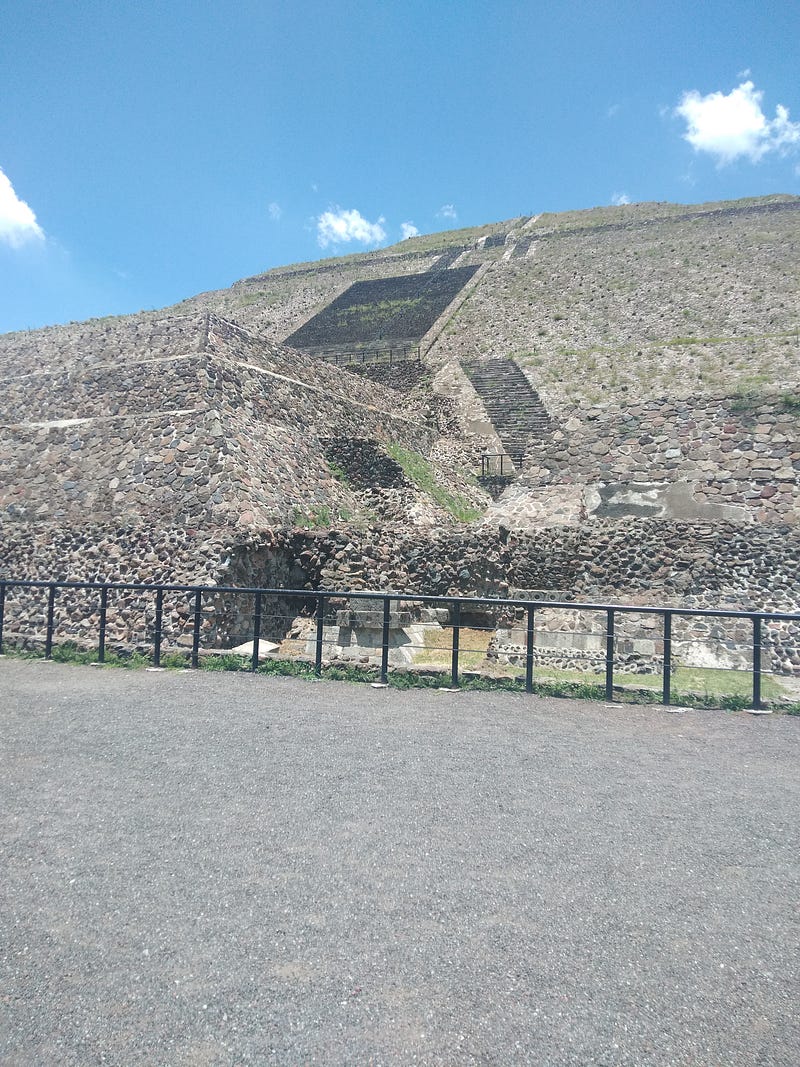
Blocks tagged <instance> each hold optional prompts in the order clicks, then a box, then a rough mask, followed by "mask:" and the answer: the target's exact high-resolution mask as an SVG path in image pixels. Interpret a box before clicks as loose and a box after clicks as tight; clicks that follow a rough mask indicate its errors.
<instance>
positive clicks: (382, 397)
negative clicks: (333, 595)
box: [0, 317, 436, 526]
mask: <svg viewBox="0 0 800 1067" xmlns="http://www.w3.org/2000/svg"><path fill="white" fill-rule="evenodd" d="M193 326H194V333H193V332H191V331H187V330H186V328H185V322H183V321H181V322H179V323H177V324H175V323H172V322H171V321H170V322H168V323H167V324H166V326H165V328H164V330H163V331H162V332H161V333H160V334H159V336H160V337H161V338H162V340H163V338H164V337H167V338H169V337H171V338H172V339H173V340H174V341H175V344H174V345H173V351H172V353H171V354H169V355H165V354H164V351H165V350H164V349H162V350H161V355H160V356H159V358H158V360H157V361H144V362H140V363H132V362H130V361H126V362H122V363H121V364H120V365H116V364H114V365H109V364H108V363H106V362H102V361H101V360H102V358H104V353H103V352H102V351H100V352H98V351H93V352H91V353H90V352H89V350H88V349H86V350H82V352H83V356H82V362H81V361H76V360H72V361H70V360H66V362H65V367H66V369H65V370H63V371H52V370H51V371H49V372H39V373H37V374H35V375H29V376H26V377H23V378H11V379H7V380H6V381H5V382H4V383H3V384H4V386H5V389H4V392H3V394H2V396H1V397H0V513H2V514H3V515H5V516H6V517H7V518H14V519H17V520H26V519H34V518H35V519H43V518H47V517H50V518H55V519H58V520H60V521H63V522H70V523H76V524H82V523H85V522H86V521H87V520H89V521H91V520H94V521H99V520H109V519H111V518H114V517H116V518H119V519H123V520H131V519H139V520H143V521H151V522H152V521H155V520H158V521H160V522H163V523H165V524H166V525H167V526H172V525H176V524H178V525H180V524H184V523H188V524H197V523H202V522H207V523H211V524H212V525H213V524H217V523H224V522H230V523H232V524H236V523H244V524H247V525H254V524H258V525H261V526H264V525H269V524H273V523H278V524H280V523H285V522H287V521H290V520H291V518H292V516H293V515H294V513H295V512H302V513H303V514H310V513H312V512H314V511H315V510H316V511H319V510H320V509H326V510H327V511H328V512H330V514H331V516H332V517H333V518H335V517H336V515H337V514H338V513H339V511H344V512H346V513H351V514H352V513H353V512H354V511H355V510H356V508H357V502H356V501H355V499H354V498H353V496H352V494H351V492H350V491H349V489H348V487H347V486H346V485H343V484H342V483H341V482H338V481H336V479H334V478H333V477H332V475H331V471H330V468H329V467H328V465H327V462H326V459H325V455H324V448H323V446H322V444H321V443H320V440H319V436H320V435H326V436H327V435H329V434H330V433H331V430H334V431H335V432H336V433H338V434H341V435H342V436H347V435H351V436H352V437H354V438H357V437H361V436H363V435H364V432H365V430H366V431H367V433H369V435H370V436H371V437H372V438H374V439H375V440H376V441H382V442H388V441H395V440H396V441H398V442H400V443H401V444H403V445H404V446H406V447H414V448H416V449H423V450H424V449H426V448H430V445H431V442H432V441H433V439H434V437H435V434H436V429H435V424H433V425H432V424H429V422H428V412H427V411H426V410H425V408H424V405H422V404H420V403H416V404H415V403H414V402H413V401H408V400H406V401H404V403H403V405H402V409H403V410H402V411H401V410H399V409H400V408H401V405H400V404H399V402H398V397H397V395H396V394H394V393H392V392H391V391H390V390H387V389H385V388H384V387H382V386H380V385H378V384H376V383H372V382H369V381H365V380H363V379H361V378H357V377H354V376H351V375H349V374H347V373H346V372H343V371H341V370H336V369H335V368H332V367H328V366H326V365H320V364H318V363H317V362H316V361H312V360H310V359H308V358H306V357H304V356H302V355H301V354H300V353H296V352H293V351H292V350H290V349H284V348H280V347H278V346H272V345H266V344H264V343H263V342H259V341H257V340H255V339H253V338H250V337H249V336H248V335H247V334H245V333H244V332H243V331H241V330H239V329H238V328H237V327H235V326H233V325H232V324H229V323H225V322H223V321H222V320H219V319H214V318H213V317H212V318H211V321H210V322H209V321H208V320H207V319H206V318H205V317H200V318H197V317H195V319H194V323H193ZM198 338H199V340H198ZM176 339H177V340H176ZM178 342H180V345H184V346H187V347H190V348H192V349H194V351H193V352H191V353H188V354H187V353H185V352H180V351H178V350H177V347H176V346H177V345H178ZM201 342H202V344H201ZM200 349H202V350H200ZM90 357H91V358H90Z"/></svg>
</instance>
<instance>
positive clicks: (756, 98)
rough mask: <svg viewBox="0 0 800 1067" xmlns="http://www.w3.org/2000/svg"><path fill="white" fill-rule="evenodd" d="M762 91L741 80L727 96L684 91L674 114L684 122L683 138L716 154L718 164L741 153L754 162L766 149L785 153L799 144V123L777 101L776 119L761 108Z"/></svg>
mask: <svg viewBox="0 0 800 1067" xmlns="http://www.w3.org/2000/svg"><path fill="white" fill-rule="evenodd" d="M763 97H764V94H763V92H761V91H760V90H759V89H756V87H755V85H754V84H753V82H751V81H744V82H742V83H741V85H739V86H737V87H736V88H735V89H732V90H731V91H730V92H729V93H728V94H727V95H726V94H725V93H721V92H716V93H709V94H708V95H707V96H701V95H700V93H698V92H697V90H696V89H692V90H691V92H687V93H684V94H683V96H682V97H681V101H680V104H679V105H678V107H677V108H676V110H675V114H676V115H678V116H679V117H680V118H682V119H684V120H685V121H686V133H684V135H683V136H684V137H685V139H686V140H687V141H688V142H689V144H690V145H691V146H692V148H694V149H695V151H697V152H709V153H710V154H711V155H713V156H716V158H717V162H718V163H719V165H720V166H723V165H724V164H726V163H732V162H733V160H734V159H738V158H739V157H740V156H744V157H746V158H747V159H749V160H751V161H752V162H753V163H757V162H758V161H759V160H760V159H761V158H762V157H763V156H764V155H766V153H767V152H786V151H788V150H789V149H791V148H794V147H798V146H800V123H798V122H790V120H789V112H788V110H787V109H786V108H785V107H784V106H783V104H778V106H777V107H776V108H775V118H774V119H767V117H766V115H765V114H764V112H763V111H762V109H761V101H762V99H763Z"/></svg>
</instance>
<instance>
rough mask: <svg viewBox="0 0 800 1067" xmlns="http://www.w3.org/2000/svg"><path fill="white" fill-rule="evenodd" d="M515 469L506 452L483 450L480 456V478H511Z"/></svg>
mask: <svg viewBox="0 0 800 1067" xmlns="http://www.w3.org/2000/svg"><path fill="white" fill-rule="evenodd" d="M515 470H516V468H515V467H514V461H513V460H512V458H511V456H509V454H508V452H484V453H483V455H482V456H481V478H511V477H513V475H514V473H515Z"/></svg>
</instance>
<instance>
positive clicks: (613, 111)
mask: <svg viewBox="0 0 800 1067" xmlns="http://www.w3.org/2000/svg"><path fill="white" fill-rule="evenodd" d="M620 107H621V105H620V104H612V105H611V106H610V107H607V108H606V118H607V119H613V118H616V117H617V115H618V114H619V112H620Z"/></svg>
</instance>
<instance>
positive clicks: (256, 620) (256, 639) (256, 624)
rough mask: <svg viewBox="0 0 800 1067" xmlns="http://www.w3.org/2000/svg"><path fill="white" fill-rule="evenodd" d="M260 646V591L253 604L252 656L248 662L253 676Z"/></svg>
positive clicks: (256, 667) (256, 666) (256, 668)
mask: <svg viewBox="0 0 800 1067" xmlns="http://www.w3.org/2000/svg"><path fill="white" fill-rule="evenodd" d="M260 645H261V590H260V589H259V590H258V592H257V593H256V597H255V603H254V604H253V656H252V659H251V661H250V670H251V671H252V672H253V673H254V674H255V672H256V671H257V670H258V652H259V648H260Z"/></svg>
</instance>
